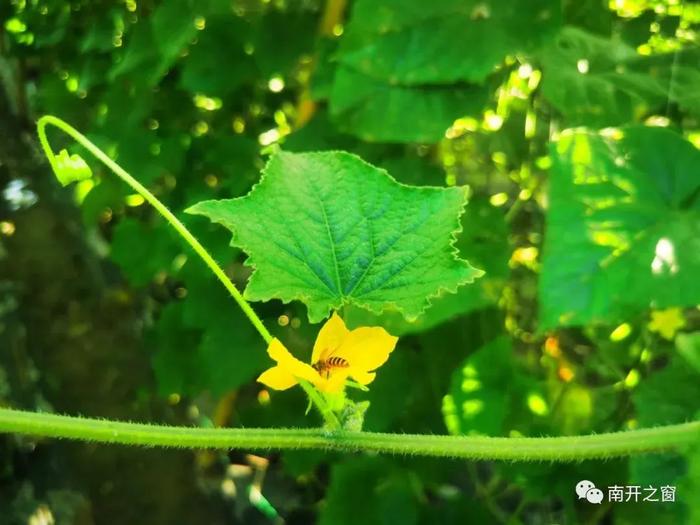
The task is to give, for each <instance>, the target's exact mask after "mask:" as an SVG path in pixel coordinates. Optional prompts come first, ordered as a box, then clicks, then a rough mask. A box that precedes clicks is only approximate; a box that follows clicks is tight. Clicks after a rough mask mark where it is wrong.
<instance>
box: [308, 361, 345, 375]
mask: <svg viewBox="0 0 700 525" xmlns="http://www.w3.org/2000/svg"><path fill="white" fill-rule="evenodd" d="M311 366H312V367H313V368H314V370H316V371H317V372H318V373H319V374H321V375H325V376H326V377H328V376H329V375H330V374H331V371H332V370H333V369H334V368H348V367H349V366H350V363H348V362H347V361H346V360H345V359H343V358H342V357H337V356H332V357H329V358H328V359H323V360H320V361H316V362H315V363H314V364H313V365H311Z"/></svg>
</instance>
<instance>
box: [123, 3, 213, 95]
mask: <svg viewBox="0 0 700 525" xmlns="http://www.w3.org/2000/svg"><path fill="white" fill-rule="evenodd" d="M201 14H203V10H202V9H201V8H200V6H198V5H197V2H196V1H195V0H166V1H164V2H162V3H161V4H160V5H159V6H158V8H157V9H156V11H155V12H154V13H153V15H152V16H150V17H149V18H148V19H146V20H145V21H143V22H142V23H140V24H139V25H138V26H137V27H136V29H135V30H134V34H133V35H132V36H131V38H130V40H129V44H128V46H127V48H126V52H125V54H124V56H123V57H122V60H121V61H120V62H119V63H118V64H117V65H116V66H115V67H114V68H113V69H112V71H110V74H109V79H110V80H111V81H113V80H114V79H116V78H118V77H121V76H123V75H128V74H133V73H134V72H139V73H141V75H139V76H142V78H143V80H144V81H145V82H146V83H147V85H149V86H154V85H156V84H157V83H158V82H159V81H160V80H161V79H162V78H163V76H164V75H165V74H166V73H167V72H168V70H169V69H170V67H171V66H172V65H173V64H174V63H175V62H176V61H177V59H178V58H179V56H180V52H181V51H182V50H183V49H184V48H185V46H186V45H187V44H188V43H189V42H190V41H191V40H192V39H193V38H194V36H195V35H196V33H197V27H196V26H195V19H196V18H197V16H199V15H201Z"/></svg>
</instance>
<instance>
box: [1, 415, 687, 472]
mask: <svg viewBox="0 0 700 525" xmlns="http://www.w3.org/2000/svg"><path fill="white" fill-rule="evenodd" d="M0 432H14V433H17V434H27V435H33V436H41V437H51V438H68V439H77V440H82V441H96V442H100V443H117V444H123V445H144V446H152V447H176V448H195V449H199V448H216V449H233V448H244V449H259V450H269V449H321V450H335V451H341V452H353V451H365V452H381V453H389V454H411V455H420V456H431V457H448V458H463V459H484V460H486V459H500V460H512V461H579V460H583V459H602V458H610V457H615V456H629V455H634V454H641V453H648V452H663V451H670V450H679V449H684V448H686V447H689V446H691V445H693V444H697V443H698V442H700V421H694V422H691V423H683V424H679V425H668V426H664V427H656V428H645V429H639V430H629V431H626V432H615V433H610V434H594V435H588V436H572V437H540V438H528V437H523V438H501V437H482V436H430V435H415V434H378V433H374V432H347V431H342V430H338V431H334V432H328V431H323V430H318V429H276V428H242V429H221V428H215V429H212V428H192V427H170V426H161V425H147V424H140V423H125V422H118V421H108V420H102V419H89V418H80V417H69V416H60V415H54V414H44V413H35V412H26V411H21V410H12V409H0Z"/></svg>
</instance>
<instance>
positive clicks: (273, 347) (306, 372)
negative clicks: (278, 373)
mask: <svg viewBox="0 0 700 525" xmlns="http://www.w3.org/2000/svg"><path fill="white" fill-rule="evenodd" d="M267 353H268V354H269V355H270V357H271V358H272V359H274V360H275V361H277V365H278V366H279V367H281V368H283V369H284V370H285V371H287V372H288V373H290V374H291V375H292V376H294V377H298V378H301V379H305V380H307V381H310V382H312V383H313V384H317V383H318V382H319V381H320V380H321V376H320V375H319V373H318V372H317V371H316V370H314V368H313V367H312V366H311V365H308V364H306V363H304V362H303V361H299V360H298V359H297V358H296V357H294V356H293V355H292V354H291V353H290V352H289V350H287V349H286V348H285V347H284V345H283V344H282V343H281V342H280V341H279V339H276V338H275V339H273V340H272V341H271V342H270V345H269V346H268V347H267Z"/></svg>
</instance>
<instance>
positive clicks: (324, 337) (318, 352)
mask: <svg viewBox="0 0 700 525" xmlns="http://www.w3.org/2000/svg"><path fill="white" fill-rule="evenodd" d="M348 334H350V331H349V330H348V329H347V327H346V326H345V323H344V322H343V320H342V319H341V318H340V316H339V315H338V314H337V313H335V312H333V315H331V318H330V319H328V321H326V324H324V325H323V327H322V328H321V330H320V331H319V332H318V336H317V337H316V342H315V343H314V351H313V353H312V354H311V363H312V364H313V363H316V362H317V361H319V360H321V359H326V358H327V357H328V354H329V353H330V352H332V351H333V350H336V349H337V348H339V347H340V345H341V344H342V343H343V340H344V339H345V338H346V337H347V336H348ZM324 351H325V352H324ZM326 352H328V354H327V353H326ZM323 354H325V355H323Z"/></svg>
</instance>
